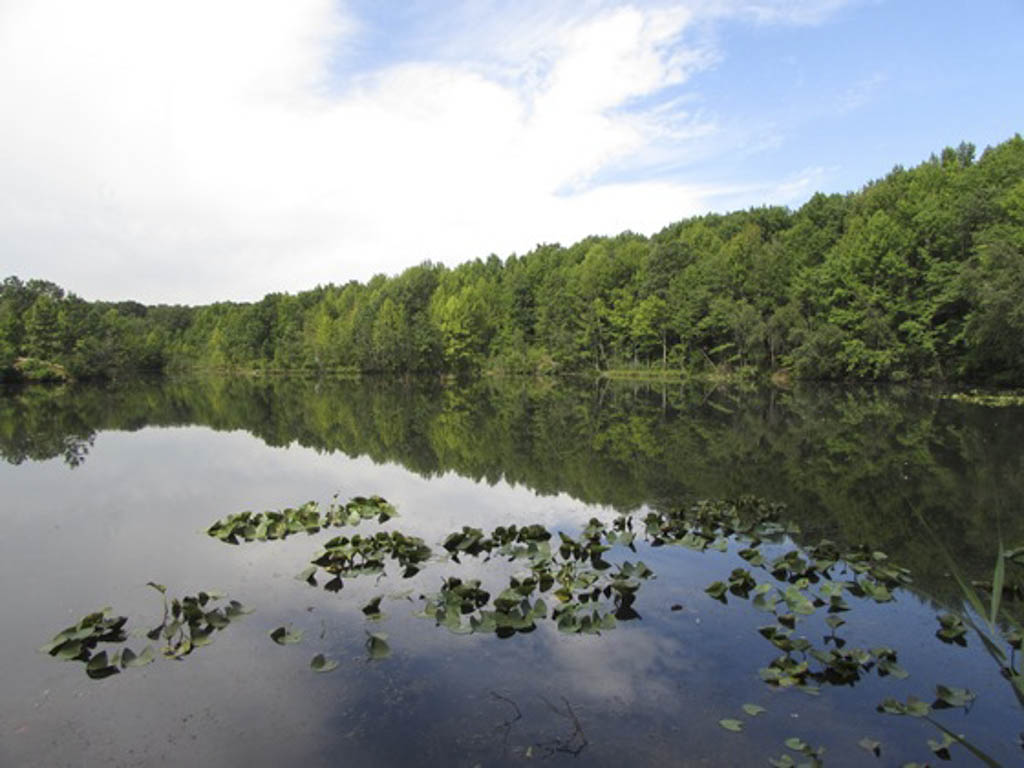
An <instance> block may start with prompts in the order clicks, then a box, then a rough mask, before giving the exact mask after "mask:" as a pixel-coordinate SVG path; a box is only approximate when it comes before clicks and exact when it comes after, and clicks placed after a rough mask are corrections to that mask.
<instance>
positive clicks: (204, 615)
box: [39, 582, 249, 679]
mask: <svg viewBox="0 0 1024 768" xmlns="http://www.w3.org/2000/svg"><path fill="white" fill-rule="evenodd" d="M147 586H151V587H153V588H154V589H156V590H157V591H158V592H160V594H161V595H163V601H164V612H163V619H162V621H161V622H160V624H158V625H157V626H156V627H154V628H153V629H151V630H149V631H148V632H146V633H145V636H146V637H147V638H149V639H150V640H160V639H161V638H162V639H163V640H164V645H163V649H162V652H163V655H164V656H165V657H167V658H172V659H181V658H183V657H185V656H187V655H189V654H190V653H192V652H193V651H194V650H195V649H197V648H201V647H202V646H204V645H209V644H210V643H211V642H213V634H214V632H217V631H220V630H222V629H225V628H226V627H227V626H228V625H230V624H231V622H232V621H234V620H235V619H237V618H239V617H240V616H242V615H243V614H246V613H249V610H248V609H246V608H245V606H243V605H242V604H241V603H239V602H238V601H237V600H231V601H230V602H228V603H227V604H225V605H223V606H214V605H213V603H215V602H218V601H220V600H221V599H222V598H224V595H221V594H219V593H216V592H199V593H198V594H196V595H185V596H184V597H182V598H180V599H179V598H173V599H172V600H171V601H170V602H168V600H167V588H166V587H164V586H163V585H162V584H156V583H155V582H150V583H149V584H148V585H147ZM127 623H128V618H127V617H125V616H114V615H113V611H112V609H111V608H104V609H103V610H101V611H97V612H95V613H90V614H88V615H87V616H84V617H83V618H81V619H80V620H79V621H78V622H77V623H76V624H74V625H73V626H70V627H68V628H67V629H64V630H62V631H60V632H58V633H57V634H56V635H55V636H54V637H53V639H52V640H51V641H50V642H49V643H47V644H46V645H44V646H42V647H41V648H40V649H39V650H40V651H42V652H43V653H48V654H50V655H51V656H53V657H54V658H56V659H60V660H62V661H80V662H82V663H84V664H85V671H86V674H88V675H89V677H91V678H93V679H102V678H105V677H110V676H111V675H116V674H117V673H118V672H119V671H120V670H121V669H128V668H132V667H143V666H145V665H147V664H150V663H152V662H153V661H154V660H155V659H156V650H155V649H154V648H153V646H152V645H147V646H146V647H145V648H144V649H143V650H142V651H141V652H140V653H135V651H133V650H132V649H131V648H130V647H128V646H127V645H123V646H122V647H120V648H116V649H115V648H105V649H103V650H100V649H99V646H100V645H101V644H105V645H110V646H118V645H122V644H123V643H125V642H126V641H127V640H128V631H127V629H126V625H127Z"/></svg>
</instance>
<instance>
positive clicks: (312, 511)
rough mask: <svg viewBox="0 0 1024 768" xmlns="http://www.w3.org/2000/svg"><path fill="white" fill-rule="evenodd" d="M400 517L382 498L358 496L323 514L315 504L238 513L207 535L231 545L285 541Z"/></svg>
mask: <svg viewBox="0 0 1024 768" xmlns="http://www.w3.org/2000/svg"><path fill="white" fill-rule="evenodd" d="M335 498H337V497H335ZM397 514H398V513H397V512H396V511H395V508H394V507H393V506H392V505H391V504H389V503H388V502H387V501H386V500H385V499H382V498H381V497H380V496H369V497H366V496H355V497H353V498H352V499H350V500H349V501H348V502H347V503H345V504H338V503H336V502H335V501H332V502H331V504H330V505H329V506H328V507H327V509H326V510H325V511H324V512H323V513H321V511H320V506H319V505H318V504H317V503H316V502H315V501H307V502H306V503H305V504H303V505H302V506H299V507H288V508H286V509H282V510H270V511H267V512H255V513H254V512H251V511H248V510H247V511H245V512H237V513H235V514H232V515H228V516H227V517H225V518H224V519H222V520H218V521H217V522H215V523H214V524H213V525H211V526H210V527H209V528H207V529H206V533H207V535H209V536H212V537H214V538H216V539H220V540H221V541H224V542H226V543H228V544H237V543H238V541H239V539H241V540H243V541H273V540H277V539H286V538H288V537H289V536H291V535H292V534H294V533H303V532H305V533H307V534H310V535H312V534H315V533H319V532H320V530H321V529H323V528H332V527H334V528H340V527H342V526H355V525H359V523H361V522H362V521H364V520H376V521H377V522H378V523H384V522H387V521H388V520H390V519H391V518H392V517H395V516H396V515H397Z"/></svg>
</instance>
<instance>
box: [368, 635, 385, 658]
mask: <svg viewBox="0 0 1024 768" xmlns="http://www.w3.org/2000/svg"><path fill="white" fill-rule="evenodd" d="M366 635H367V637H366V650H367V652H368V653H369V654H370V658H371V659H373V660H374V661H376V660H379V659H386V658H387V657H388V656H390V655H391V646H390V645H388V643H387V639H388V636H387V635H385V634H384V633H383V632H367V633H366Z"/></svg>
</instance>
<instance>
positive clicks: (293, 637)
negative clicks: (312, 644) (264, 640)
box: [269, 627, 302, 645]
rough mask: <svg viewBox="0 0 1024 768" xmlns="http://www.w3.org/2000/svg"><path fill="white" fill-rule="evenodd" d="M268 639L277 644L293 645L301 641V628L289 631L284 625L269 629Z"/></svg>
mask: <svg viewBox="0 0 1024 768" xmlns="http://www.w3.org/2000/svg"><path fill="white" fill-rule="evenodd" d="M269 634H270V639H271V640H273V641H274V642H275V643H277V644H278V645H295V644H296V643H301V642H302V630H301V629H298V630H296V631H294V632H289V631H288V630H287V629H286V628H285V627H278V628H277V629H272V630H270V633H269Z"/></svg>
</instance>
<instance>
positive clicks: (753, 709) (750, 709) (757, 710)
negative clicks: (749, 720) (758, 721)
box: [743, 704, 767, 717]
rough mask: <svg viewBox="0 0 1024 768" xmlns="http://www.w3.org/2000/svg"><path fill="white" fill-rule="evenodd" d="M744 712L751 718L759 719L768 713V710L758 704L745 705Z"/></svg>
mask: <svg viewBox="0 0 1024 768" xmlns="http://www.w3.org/2000/svg"><path fill="white" fill-rule="evenodd" d="M743 711H744V712H746V713H747V714H748V715H750V716H751V717H757V716H758V715H760V714H761V713H762V712H767V710H766V709H765V708H764V707H762V706H760V705H758V704H744V705H743Z"/></svg>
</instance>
